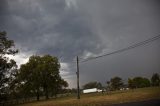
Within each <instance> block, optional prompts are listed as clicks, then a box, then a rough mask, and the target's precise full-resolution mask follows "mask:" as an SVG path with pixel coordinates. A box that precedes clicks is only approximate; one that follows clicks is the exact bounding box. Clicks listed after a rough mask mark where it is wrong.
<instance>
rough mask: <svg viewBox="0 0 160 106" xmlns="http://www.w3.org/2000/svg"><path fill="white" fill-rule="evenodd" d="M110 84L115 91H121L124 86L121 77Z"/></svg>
mask: <svg viewBox="0 0 160 106" xmlns="http://www.w3.org/2000/svg"><path fill="white" fill-rule="evenodd" d="M110 83H111V87H112V89H113V90H119V89H120V88H121V87H122V86H123V82H122V79H121V78H120V77H114V78H111V80H110Z"/></svg>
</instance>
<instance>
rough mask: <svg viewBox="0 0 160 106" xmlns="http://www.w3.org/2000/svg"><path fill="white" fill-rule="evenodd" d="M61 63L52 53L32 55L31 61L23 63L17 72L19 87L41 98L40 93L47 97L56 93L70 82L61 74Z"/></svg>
mask: <svg viewBox="0 0 160 106" xmlns="http://www.w3.org/2000/svg"><path fill="white" fill-rule="evenodd" d="M59 68H60V63H59V62H58V59H57V58H56V57H52V56H50V55H44V56H31V57H30V59H29V62H27V63H26V64H23V65H21V67H20V70H19V72H18V74H17V79H16V80H17V82H18V84H17V85H18V86H17V87H19V89H22V92H26V93H25V94H32V93H34V94H35V95H36V96H37V100H39V96H40V93H42V94H43V95H45V97H46V99H48V98H49V94H50V95H55V96H56V94H57V93H58V92H59V91H60V90H61V89H62V88H63V87H67V86H68V83H67V82H66V81H64V80H63V79H62V78H61V77H60V75H59Z"/></svg>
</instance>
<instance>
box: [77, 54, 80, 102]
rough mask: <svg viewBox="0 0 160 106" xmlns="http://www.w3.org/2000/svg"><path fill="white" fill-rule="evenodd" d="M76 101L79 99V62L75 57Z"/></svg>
mask: <svg viewBox="0 0 160 106" xmlns="http://www.w3.org/2000/svg"><path fill="white" fill-rule="evenodd" d="M77 99H80V92H79V60H78V56H77Z"/></svg>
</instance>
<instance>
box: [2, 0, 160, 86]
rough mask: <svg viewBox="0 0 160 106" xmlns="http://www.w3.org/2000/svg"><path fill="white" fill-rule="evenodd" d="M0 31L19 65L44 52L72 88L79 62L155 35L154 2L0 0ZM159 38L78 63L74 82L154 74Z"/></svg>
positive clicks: (158, 9)
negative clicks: (57, 63) (57, 64)
mask: <svg viewBox="0 0 160 106" xmlns="http://www.w3.org/2000/svg"><path fill="white" fill-rule="evenodd" d="M0 31H6V32H7V36H8V38H9V39H12V40H14V42H15V45H16V48H18V49H19V53H18V54H17V55H16V56H14V57H13V56H10V58H14V59H15V60H16V62H17V64H18V65H20V64H25V63H26V62H27V61H28V59H29V57H30V56H31V55H45V54H50V55H52V56H56V57H58V59H59V61H60V63H61V69H60V74H61V75H62V77H63V78H64V79H65V80H66V81H68V83H69V87H70V88H72V87H76V63H75V62H76V56H79V60H80V61H81V60H83V59H87V58H90V57H94V56H99V55H103V54H106V53H110V52H113V51H115V50H119V49H122V48H125V47H128V46H130V45H133V44H135V43H138V42H141V41H144V40H147V39H149V38H151V37H154V36H157V35H159V34H160V1H159V0H0ZM159 54H160V40H156V41H154V42H151V43H148V44H146V45H144V46H142V47H137V48H135V49H132V50H128V51H125V52H122V53H118V54H114V55H110V56H106V57H102V58H98V59H95V60H91V61H87V62H84V63H81V62H80V64H79V67H80V85H81V86H82V85H84V84H85V83H87V82H90V81H98V82H101V83H103V84H104V83H105V82H106V81H108V80H110V78H112V77H115V76H119V77H121V78H123V80H124V81H127V79H128V78H129V77H130V78H133V77H135V76H142V77H148V78H150V77H151V76H152V74H153V73H160V65H159V63H160V56H159Z"/></svg>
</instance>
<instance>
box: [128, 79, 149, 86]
mask: <svg viewBox="0 0 160 106" xmlns="http://www.w3.org/2000/svg"><path fill="white" fill-rule="evenodd" d="M128 86H129V87H130V88H143V87H149V86H150V81H149V79H147V78H143V77H134V78H133V79H130V78H129V79H128Z"/></svg>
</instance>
